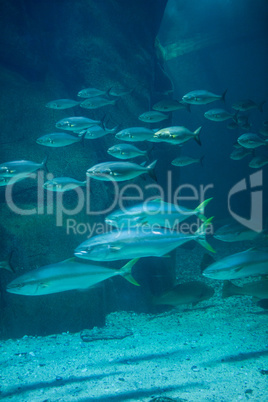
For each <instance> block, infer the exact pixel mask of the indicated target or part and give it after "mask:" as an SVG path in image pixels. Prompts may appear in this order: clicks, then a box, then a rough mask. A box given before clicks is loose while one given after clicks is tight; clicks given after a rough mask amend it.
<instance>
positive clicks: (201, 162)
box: [199, 155, 205, 167]
mask: <svg viewBox="0 0 268 402" xmlns="http://www.w3.org/2000/svg"><path fill="white" fill-rule="evenodd" d="M204 158H205V155H203V156H201V158H200V159H199V162H200V165H201V166H202V167H204V163H203V161H204Z"/></svg>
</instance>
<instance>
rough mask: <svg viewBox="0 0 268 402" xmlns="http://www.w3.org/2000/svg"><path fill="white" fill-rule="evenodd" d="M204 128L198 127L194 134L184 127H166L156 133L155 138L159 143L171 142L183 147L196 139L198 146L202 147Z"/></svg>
mask: <svg viewBox="0 0 268 402" xmlns="http://www.w3.org/2000/svg"><path fill="white" fill-rule="evenodd" d="M201 128H202V127H198V129H196V130H195V131H194V132H192V131H190V130H188V128H186V127H183V126H173V127H166V128H162V129H161V130H158V131H156V132H155V133H154V138H156V139H157V140H158V141H164V142H169V143H171V144H179V145H182V144H184V143H185V142H187V141H189V140H191V139H194V140H195V141H196V142H197V143H198V145H201V141H200V131H201Z"/></svg>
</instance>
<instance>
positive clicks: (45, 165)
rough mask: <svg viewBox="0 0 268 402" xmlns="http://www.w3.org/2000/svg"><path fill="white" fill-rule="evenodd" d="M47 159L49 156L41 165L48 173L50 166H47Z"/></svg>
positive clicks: (46, 157)
mask: <svg viewBox="0 0 268 402" xmlns="http://www.w3.org/2000/svg"><path fill="white" fill-rule="evenodd" d="M47 160H48V156H45V157H44V159H43V161H42V163H41V165H42V166H43V168H44V169H45V171H46V172H47V173H48V168H47Z"/></svg>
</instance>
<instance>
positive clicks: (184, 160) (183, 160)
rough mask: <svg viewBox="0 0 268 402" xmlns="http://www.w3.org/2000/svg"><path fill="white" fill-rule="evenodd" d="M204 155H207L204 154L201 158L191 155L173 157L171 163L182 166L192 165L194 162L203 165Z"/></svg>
mask: <svg viewBox="0 0 268 402" xmlns="http://www.w3.org/2000/svg"><path fill="white" fill-rule="evenodd" d="M204 157H205V156H202V157H201V158H191V157H190V156H179V157H178V158H175V159H173V161H172V162H171V165H173V166H179V167H182V166H188V165H192V164H193V163H200V165H201V166H203V160H204Z"/></svg>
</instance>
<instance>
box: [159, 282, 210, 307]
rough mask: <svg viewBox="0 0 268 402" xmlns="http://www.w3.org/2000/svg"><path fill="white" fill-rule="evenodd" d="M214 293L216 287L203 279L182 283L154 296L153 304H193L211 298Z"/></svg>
mask: <svg viewBox="0 0 268 402" xmlns="http://www.w3.org/2000/svg"><path fill="white" fill-rule="evenodd" d="M213 295H214V289H213V288H212V287H211V286H208V285H206V284H205V283H204V282H201V281H192V282H185V283H180V284H178V285H176V286H174V288H172V289H171V290H168V291H167V292H165V293H163V294H162V295H160V296H156V297H153V300H152V301H153V304H156V305H159V304H160V305H161V304H164V305H170V306H174V307H177V306H180V305H181V304H192V305H193V306H195V305H196V304H197V303H199V302H201V301H203V300H207V299H210V298H211V297H212V296H213Z"/></svg>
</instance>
